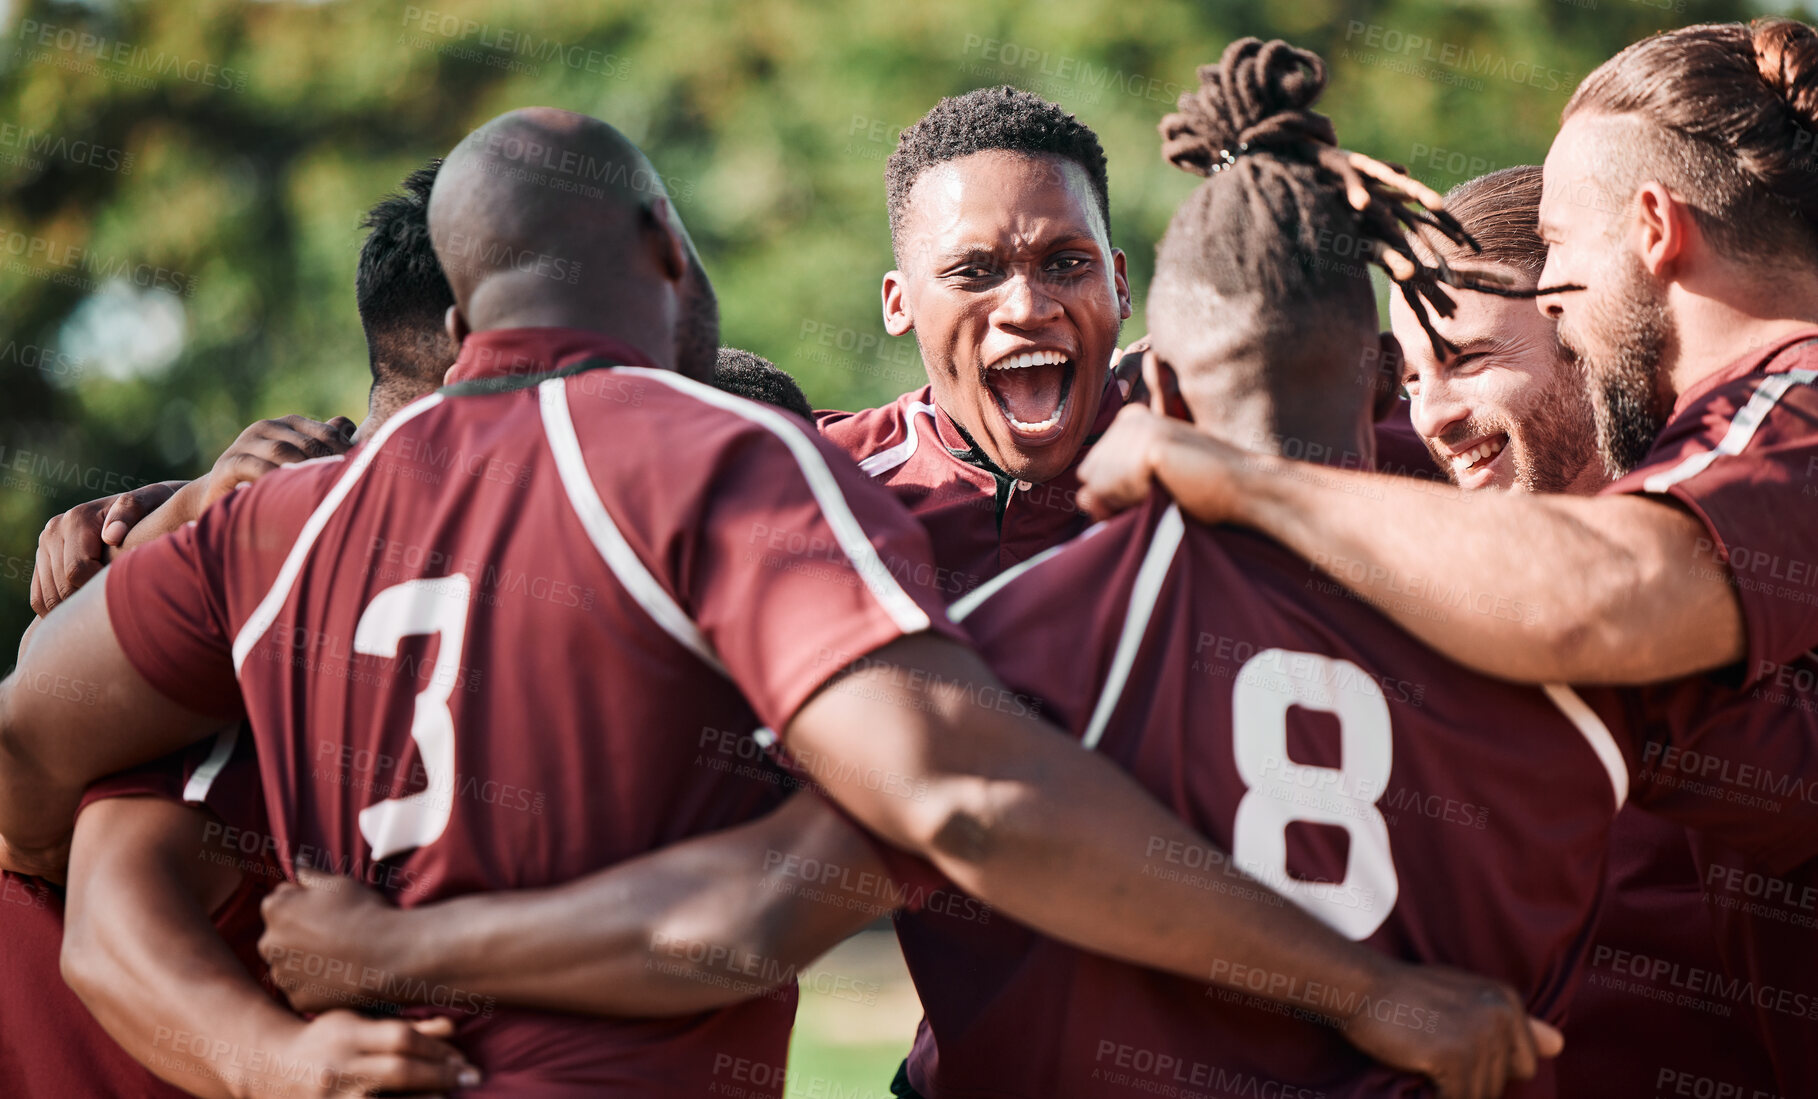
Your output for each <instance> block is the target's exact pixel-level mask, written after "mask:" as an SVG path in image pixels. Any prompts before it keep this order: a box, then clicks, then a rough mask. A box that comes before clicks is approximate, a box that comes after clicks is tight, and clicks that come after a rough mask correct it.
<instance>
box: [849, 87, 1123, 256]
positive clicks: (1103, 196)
mask: <svg viewBox="0 0 1818 1099" xmlns="http://www.w3.org/2000/svg"><path fill="white" fill-rule="evenodd" d="M993 149H997V150H1002V151H1004V152H1009V153H1021V154H1023V155H1025V156H1040V155H1044V154H1046V155H1051V156H1058V157H1060V158H1062V159H1064V160H1070V161H1072V162H1073V163H1075V164H1077V165H1079V166H1080V167H1081V168H1082V169H1084V170H1085V173H1086V179H1087V180H1088V181H1090V182H1091V184H1092V197H1093V198H1095V199H1097V200H1098V215H1099V217H1100V218H1102V219H1103V220H1104V226H1105V232H1106V233H1107V234H1109V233H1110V231H1111V203H1110V199H1109V197H1108V184H1107V181H1106V178H1105V150H1104V147H1103V146H1102V145H1100V144H1099V143H1098V135H1097V134H1095V133H1093V132H1092V127H1090V126H1088V125H1086V124H1085V123H1084V122H1081V121H1080V120H1079V119H1077V118H1074V117H1073V116H1072V115H1070V114H1068V113H1067V112H1066V111H1064V110H1062V109H1061V108H1060V107H1059V106H1058V105H1057V104H1054V103H1050V102H1048V101H1047V100H1046V99H1043V98H1042V97H1041V96H1039V95H1034V94H1032V93H1030V92H1025V91H1023V90H1021V89H1020V88H1013V87H1011V86H1010V85H1008V84H1004V85H1001V86H999V87H995V88H979V89H977V90H975V91H970V92H967V93H966V94H965V95H956V96H948V97H947V98H945V99H943V100H941V101H940V102H939V103H936V104H935V105H934V107H933V109H931V110H930V111H929V112H928V113H927V114H925V115H923V116H922V117H921V119H920V120H919V121H917V122H916V123H915V125H913V126H910V127H909V128H907V129H905V130H904V131H903V132H902V135H901V136H900V137H899V138H898V139H897V144H896V151H895V152H893V153H891V154H890V159H889V160H888V161H887V162H886V163H885V164H884V202H885V206H886V207H887V208H888V209H889V211H890V247H891V248H892V249H893V250H895V252H896V254H897V258H898V260H899V262H900V260H901V258H902V236H903V220H904V216H905V213H906V211H907V209H908V205H909V191H910V189H911V188H913V187H914V186H915V181H916V180H917V179H919V178H920V177H921V174H922V173H923V172H925V171H927V170H928V169H929V168H932V167H934V166H935V165H936V164H942V163H945V162H947V161H949V160H958V159H959V158H960V157H963V156H971V155H972V154H973V153H982V152H987V151H990V150H993Z"/></svg>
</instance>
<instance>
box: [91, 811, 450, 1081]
mask: <svg viewBox="0 0 1818 1099" xmlns="http://www.w3.org/2000/svg"><path fill="white" fill-rule="evenodd" d="M208 820H209V818H208V816H207V815H206V814H204V813H203V812H201V811H199V810H197V809H194V808H191V807H189V806H186V805H180V804H177V803H175V802H171V801H166V800H164V799H162V798H155V797H121V798H108V799H105V800H102V801H98V802H95V803H94V804H92V805H90V806H89V807H88V808H87V809H86V810H84V811H83V813H82V815H81V817H80V818H79V819H78V821H77V823H76V830H75V837H74V841H73V843H72V846H71V853H70V867H69V870H70V873H69V903H68V909H67V915H66V923H65V927H64V935H63V955H62V963H63V976H64V980H66V981H67V982H68V983H69V986H70V987H71V988H72V989H73V990H75V992H76V994H77V995H78V996H80V997H81V998H82V1002H83V1003H84V1004H86V1005H87V1007H88V1009H89V1010H90V1011H91V1012H93V1013H94V1016H95V1018H96V1020H97V1021H99V1022H100V1024H101V1026H102V1027H103V1028H104V1029H105V1030H106V1031H107V1032H108V1034H110V1035H112V1036H113V1038H114V1040H115V1041H117V1042H119V1043H120V1044H121V1046H123V1047H124V1048H125V1049H126V1050H127V1052H129V1053H131V1054H132V1055H133V1057H134V1058H135V1059H137V1060H138V1061H139V1062H140V1063H141V1064H143V1065H145V1066H146V1067H147V1068H148V1069H150V1070H151V1071H152V1072H154V1073H156V1074H157V1075H158V1076H159V1077H160V1078H162V1079H164V1080H166V1081H168V1082H169V1083H171V1084H173V1085H175V1086H177V1087H180V1088H183V1089H184V1090H186V1091H190V1092H192V1093H194V1094H196V1095H201V1096H204V1097H206V1099H266V1097H270V1099H279V1097H284V1099H326V1097H328V1096H339V1095H353V1094H357V1095H366V1094H371V1093H372V1092H373V1091H375V1090H380V1089H385V1090H386V1093H387V1094H391V1093H394V1092H398V1091H408V1092H420V1091H434V1092H436V1093H438V1094H441V1093H445V1092H446V1091H447V1089H449V1088H451V1087H453V1086H455V1085H456V1084H457V1082H462V1083H467V1084H472V1083H477V1082H478V1079H479V1078H478V1074H477V1073H475V1072H474V1070H473V1069H472V1067H471V1066H469V1065H468V1064H467V1062H466V1060H465V1059H464V1058H463V1057H462V1056H461V1055H460V1054H459V1053H457V1052H456V1050H455V1049H454V1047H453V1046H451V1045H449V1044H448V1043H447V1042H445V1041H443V1040H441V1039H443V1038H446V1037H447V1036H448V1035H450V1034H451V1033H452V1030H453V1028H452V1026H451V1025H450V1023H449V1021H448V1020H447V1019H437V1020H430V1021H425V1022H419V1023H406V1022H402V1021H399V1020H382V1019H362V1018H359V1017H357V1016H355V1015H352V1014H350V1013H348V1012H345V1011H331V1012H328V1013H326V1014H324V1015H320V1016H318V1017H317V1018H316V1019H314V1020H313V1021H310V1022H305V1021H304V1020H302V1019H300V1018H298V1017H297V1016H295V1015H293V1014H291V1013H290V1012H288V1011H285V1010H284V1009H283V1008H282V1007H281V1006H280V1005H278V1004H277V1003H276V1002H275V1001H273V1000H272V999H271V998H270V997H268V996H267V995H266V994H265V992H264V990H263V989H261V988H260V987H259V984H258V982H257V981H255V980H253V978H252V976H251V975H250V974H248V973H247V971H246V968H245V967H244V966H243V965H242V964H241V963H240V960H239V959H238V958H237V957H235V955H234V953H233V951H232V950H230V949H229V948H228V946H227V943H226V942H225V941H224V940H223V939H222V938H221V936H220V935H219V934H218V933H217V932H216V930H215V928H214V925H213V923H212V922H211V920H210V918H209V913H210V912H211V911H212V910H214V909H216V908H218V907H219V906H220V904H221V903H222V902H223V901H224V900H226V899H227V897H228V896H229V895H231V894H232V892H233V891H234V889H235V888H236V887H237V886H238V885H239V881H240V871H239V870H237V869H236V868H234V867H233V866H232V865H230V864H223V863H218V862H216V861H215V860H214V859H211V858H209V857H207V856H208V855H209V854H211V852H210V850H209V848H208V845H207V844H206V843H205V842H204V837H205V836H206V835H207V824H208ZM227 853H228V854H230V855H231V854H235V852H232V851H231V850H230V851H228V852H227ZM173 990H176V991H173Z"/></svg>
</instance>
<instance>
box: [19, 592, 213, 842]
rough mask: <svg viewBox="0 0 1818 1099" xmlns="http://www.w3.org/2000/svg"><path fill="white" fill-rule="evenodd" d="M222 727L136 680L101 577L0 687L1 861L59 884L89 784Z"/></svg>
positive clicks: (42, 628) (45, 629) (52, 622)
mask: <svg viewBox="0 0 1818 1099" xmlns="http://www.w3.org/2000/svg"><path fill="white" fill-rule="evenodd" d="M220 727H221V718H220V717H208V716H205V715H203V714H198V713H195V712H194V711H191V710H189V709H186V708H184V707H182V706H179V705H178V704H176V703H175V702H172V701H171V700H170V699H168V698H166V697H164V695H162V694H161V693H159V692H158V691H157V690H156V689H155V688H153V687H152V685H151V684H149V683H147V682H146V681H145V679H144V677H143V676H141V675H140V674H139V672H138V671H137V669H135V668H134V667H133V665H132V663H131V662H130V661H128V660H127V659H126V654H125V653H123V652H122V651H121V649H120V643H119V640H118V639H117V638H116V637H115V636H114V630H113V625H112V623H110V622H109V621H108V616H107V582H106V570H103V571H102V573H101V574H100V575H99V576H97V577H96V579H95V581H94V582H93V583H90V584H87V585H85V586H84V587H83V588H82V589H81V590H80V591H78V592H76V594H75V595H73V596H71V597H70V598H69V599H68V600H66V601H65V603H64V605H63V606H62V607H61V608H60V609H59V610H58V611H57V613H56V614H54V615H49V616H47V617H46V618H45V619H44V620H43V622H42V623H41V624H40V625H39V627H38V629H37V631H36V632H35V633H34V635H33V637H32V643H31V645H30V647H29V648H28V649H27V650H26V651H25V652H24V653H22V654H21V657H20V660H19V666H18V668H16V669H15V670H14V671H13V674H12V675H10V676H8V677H7V678H6V680H5V681H4V682H0V836H4V837H5V842H6V845H7V848H8V851H9V857H12V858H14V859H17V860H19V862H20V864H21V865H26V866H30V865H32V864H33V863H34V862H35V861H39V860H41V862H42V865H43V869H42V870H41V871H39V872H44V873H48V874H50V875H54V876H57V877H60V876H61V873H62V868H61V866H60V865H59V864H60V863H61V861H62V853H63V852H64V851H65V850H66V849H67V845H68V842H69V837H70V832H71V829H72V828H73V826H74V822H75V816H76V806H77V805H78V804H79V803H80V802H81V799H82V792H83V791H84V790H86V789H87V788H88V785H89V783H91V782H93V781H94V780H96V779H98V778H100V777H102V776H104V775H110V774H113V773H114V772H116V771H122V770H125V769H126V768H128V767H133V766H137V765H138V764H141V763H146V762H149V761H151V760H153V759H156V758H158V757H159V756H162V755H165V754H167V753H170V752H173V751H175V750H176V749H178V748H181V747H183V746H184V745H186V744H190V743H192V742H194V741H196V740H199V739H201V738H202V737H203V736H206V735H208V734H209V733H212V732H214V731H215V730H217V729H219V728H220Z"/></svg>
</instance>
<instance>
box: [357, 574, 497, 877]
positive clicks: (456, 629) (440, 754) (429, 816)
mask: <svg viewBox="0 0 1818 1099" xmlns="http://www.w3.org/2000/svg"><path fill="white" fill-rule="evenodd" d="M472 594H473V584H472V582H471V581H469V580H468V579H467V577H465V576H461V575H459V574H456V575H454V576H439V577H436V578H435V579H433V580H409V581H406V582H404V583H402V584H397V585H395V586H393V587H389V588H386V589H385V590H384V591H382V592H380V593H379V594H378V595H375V596H373V600H372V602H371V603H368V604H367V605H366V610H365V611H364V612H363V613H362V614H361V615H360V624H359V625H358V626H355V627H354V643H353V647H354V651H355V652H358V653H366V654H367V655H369V656H383V657H395V656H397V655H398V642H400V641H402V640H403V639H404V638H406V637H415V636H417V635H439V636H440V637H441V644H439V645H437V646H436V663H435V667H434V668H433V669H432V670H431V671H430V673H429V683H428V685H427V686H425V687H424V688H423V689H422V690H421V691H418V692H417V706H416V712H415V713H414V714H412V716H411V719H410V739H412V740H414V741H416V744H417V752H418V753H419V754H420V755H421V756H422V759H423V772H424V774H425V775H427V776H428V780H429V785H428V787H427V788H426V789H424V790H423V791H421V792H420V793H415V794H411V795H409V796H407V797H400V798H389V799H387V800H385V801H381V802H378V803H377V804H374V805H368V806H367V807H366V808H364V809H362V810H360V834H361V835H362V836H365V837H366V842H367V843H369V844H371V845H372V857H373V859H374V860H375V861H376V860H379V859H388V858H390V857H391V856H393V855H396V854H398V853H399V852H402V851H409V850H410V849H411V848H413V847H423V846H425V845H427V844H431V843H434V842H435V841H436V840H437V839H440V838H441V835H442V832H443V831H444V830H445V829H446V828H447V827H448V815H449V813H451V812H452V811H453V810H454V788H455V743H454V716H453V715H452V714H451V713H449V710H448V699H449V696H450V695H452V694H453V693H454V688H455V679H456V677H457V674H458V671H459V669H460V666H461V645H462V643H463V642H464V640H465V639H466V634H467V611H468V607H469V605H470V599H471V597H472Z"/></svg>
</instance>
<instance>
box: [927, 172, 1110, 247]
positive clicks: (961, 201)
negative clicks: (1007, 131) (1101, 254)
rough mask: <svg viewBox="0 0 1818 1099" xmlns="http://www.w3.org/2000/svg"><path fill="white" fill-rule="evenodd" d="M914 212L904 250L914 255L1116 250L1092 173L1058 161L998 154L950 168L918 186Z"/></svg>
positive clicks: (928, 178)
mask: <svg viewBox="0 0 1818 1099" xmlns="http://www.w3.org/2000/svg"><path fill="white" fill-rule="evenodd" d="M907 205H908V209H907V211H906V214H907V216H906V217H905V218H904V229H905V230H906V232H905V233H904V240H903V244H904V248H905V251H907V252H910V253H911V254H918V255H919V254H924V253H925V254H928V255H931V256H938V255H945V254H948V253H952V252H957V251H963V250H966V249H969V248H975V247H982V248H987V249H990V250H992V251H996V252H1010V253H1017V252H1040V251H1043V250H1045V249H1046V248H1049V247H1052V246H1053V245H1054V244H1056V243H1058V242H1060V241H1063V240H1069V239H1079V238H1090V239H1092V240H1095V241H1097V242H1098V243H1099V244H1100V245H1101V246H1108V243H1109V242H1108V239H1107V235H1106V231H1105V226H1104V224H1103V220H1102V219H1101V218H1100V217H1099V213H1098V201H1097V199H1096V197H1095V196H1094V195H1093V192H1092V183H1091V181H1090V180H1089V179H1088V178H1087V176H1086V171H1085V169H1084V168H1082V167H1080V166H1079V165H1078V164H1075V163H1073V162H1072V161H1071V160H1068V159H1066V158H1065V157H1059V156H1053V155H1051V154H1045V153H1042V154H1028V153H1013V152H1007V151H1002V150H996V149H993V150H987V151H985V152H981V153H972V154H971V155H969V156H963V157H958V158H955V159H953V160H948V161H943V162H941V163H939V164H935V165H933V166H931V167H929V168H928V169H926V170H925V171H923V172H922V174H921V175H920V176H918V177H917V178H916V181H915V185H914V186H913V187H911V188H910V190H909V201H908V204H907ZM905 258H906V257H905Z"/></svg>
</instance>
